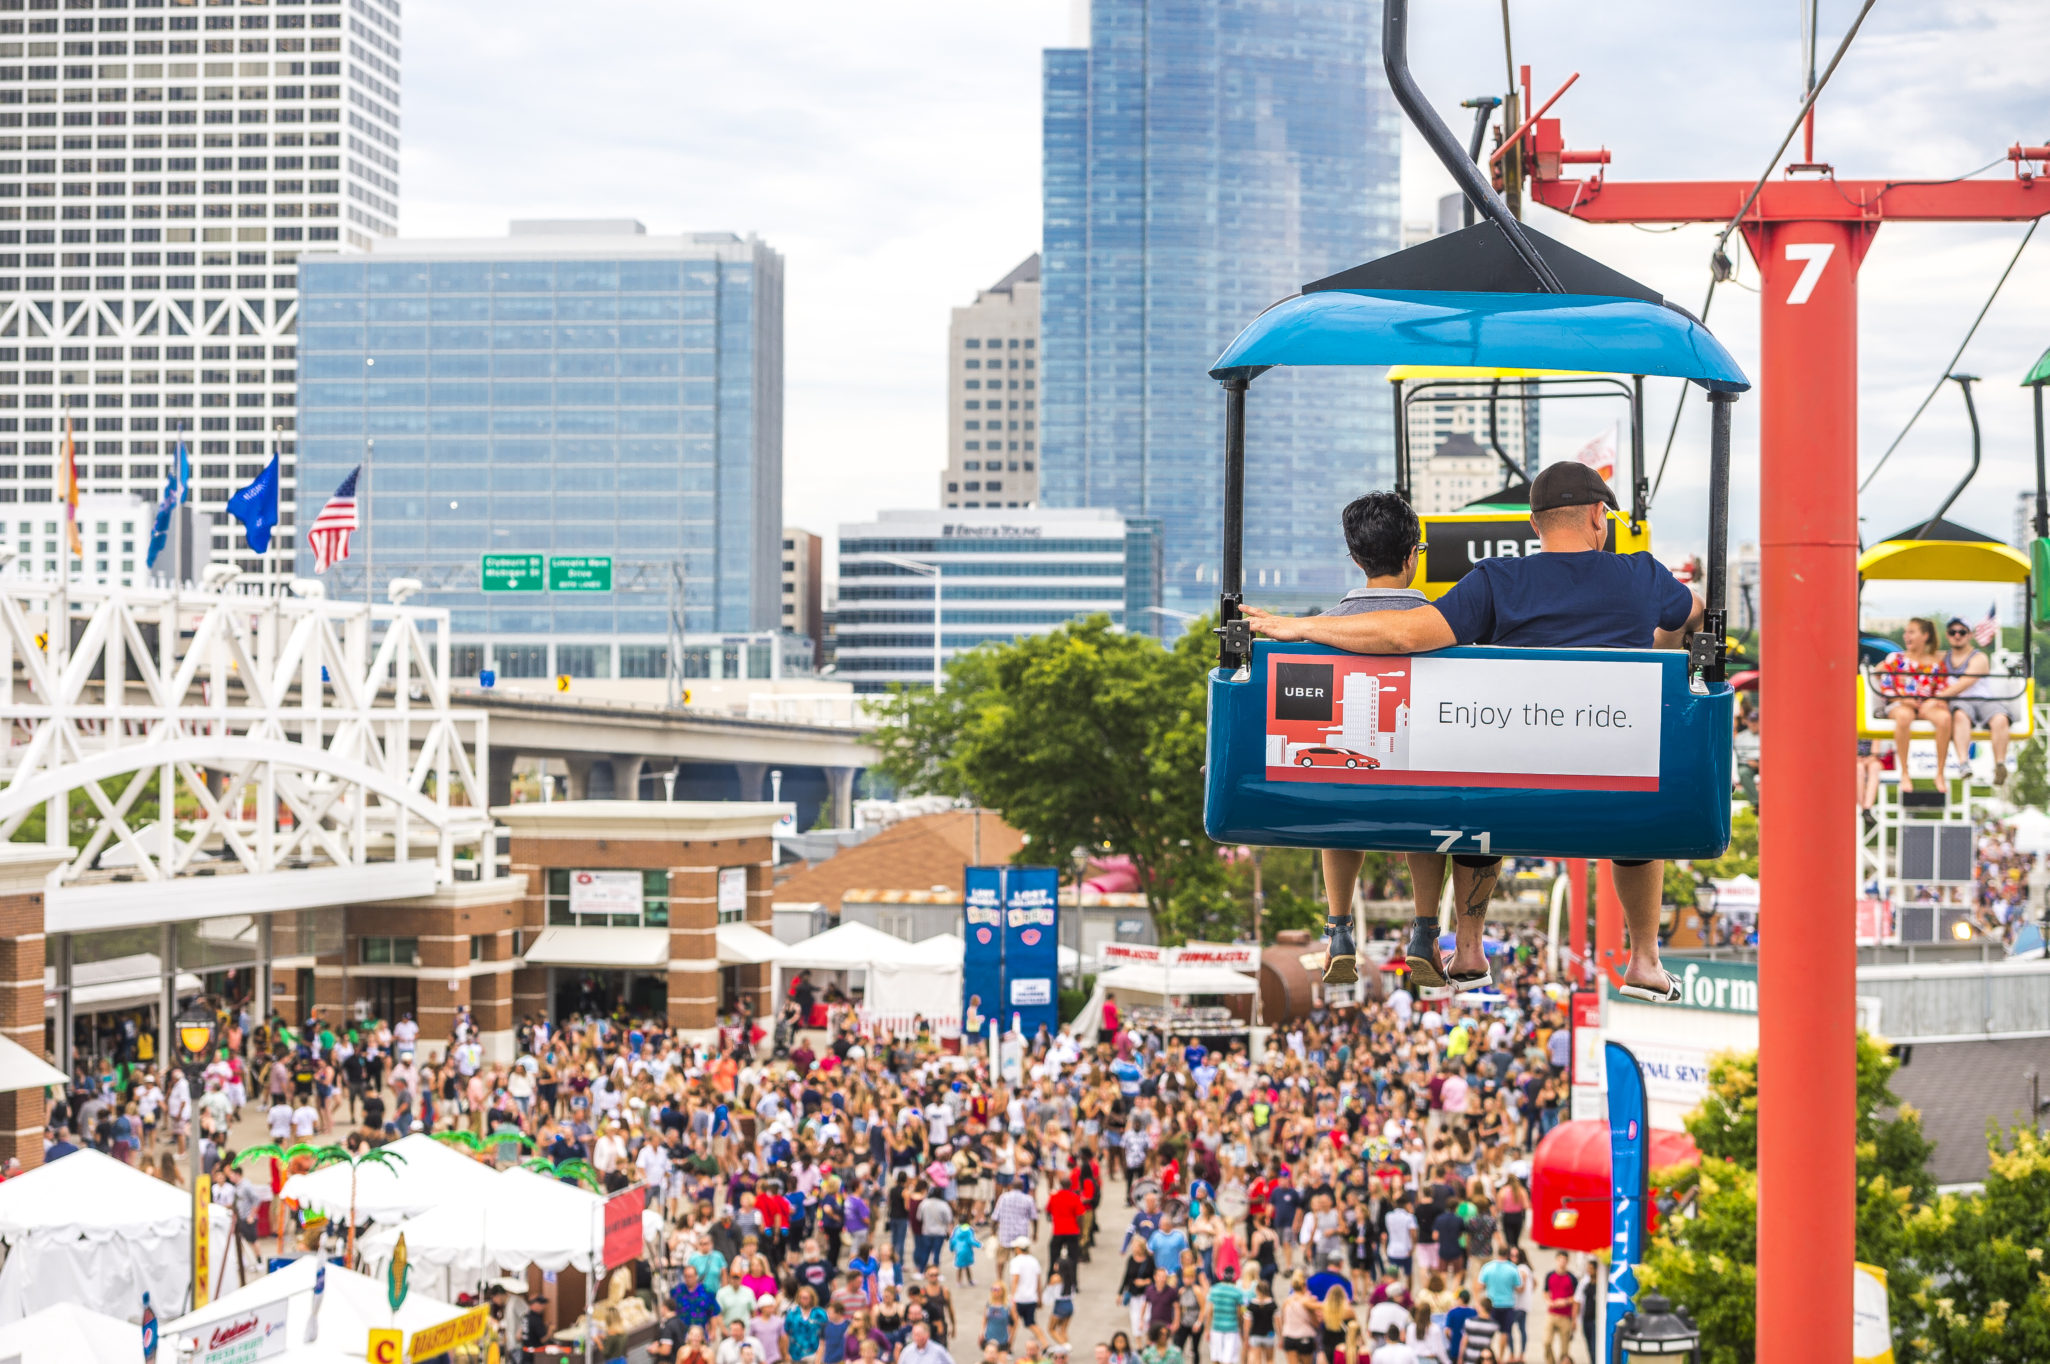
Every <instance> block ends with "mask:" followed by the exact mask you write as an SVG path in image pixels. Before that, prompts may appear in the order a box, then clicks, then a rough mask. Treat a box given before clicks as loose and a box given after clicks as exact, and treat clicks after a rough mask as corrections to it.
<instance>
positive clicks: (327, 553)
mask: <svg viewBox="0 0 2050 1364" xmlns="http://www.w3.org/2000/svg"><path fill="white" fill-rule="evenodd" d="M362 472H363V466H362V465H360V464H359V465H357V466H356V467H355V468H353V469H351V470H349V476H348V477H347V478H345V479H343V480H342V486H341V487H339V488H337V489H335V495H334V496H333V497H330V498H329V499H328V500H327V505H326V506H325V507H322V508H321V509H320V515H318V516H316V517H314V518H313V525H312V527H311V528H310V529H309V530H308V531H307V532H306V542H307V543H308V544H310V545H312V546H313V571H314V572H315V573H325V572H327V571H328V570H329V569H330V568H333V567H334V566H335V565H336V564H338V563H340V562H341V561H342V560H344V559H346V558H348V557H349V533H350V532H351V531H353V530H355V529H356V526H357V521H356V476H357V475H358V474H360V473H362Z"/></svg>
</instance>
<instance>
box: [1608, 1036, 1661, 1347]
mask: <svg viewBox="0 0 2050 1364" xmlns="http://www.w3.org/2000/svg"><path fill="white" fill-rule="evenodd" d="M1602 1082H1603V1085H1604V1086H1605V1087H1606V1088H1607V1089H1608V1091H1609V1199H1610V1214H1609V1217H1610V1221H1609V1225H1610V1227H1611V1228H1612V1231H1611V1234H1610V1241H1609V1291H1608V1310H1607V1312H1605V1313H1604V1314H1603V1319H1604V1321H1605V1323H1606V1325H1607V1330H1606V1332H1605V1333H1604V1339H1606V1340H1610V1341H1613V1340H1614V1339H1615V1338H1616V1327H1617V1326H1618V1325H1619V1324H1620V1323H1621V1322H1622V1320H1623V1317H1624V1316H1625V1315H1626V1314H1627V1313H1628V1312H1630V1311H1631V1309H1632V1308H1633V1307H1635V1306H1636V1302H1637V1266H1638V1265H1640V1264H1642V1263H1643V1262H1644V1250H1645V1218H1646V1215H1647V1212H1646V1208H1645V1201H1646V1199H1647V1197H1648V1196H1649V1195H1650V1192H1651V1188H1650V1183H1651V1171H1650V1169H1649V1168H1648V1160H1649V1156H1650V1148H1651V1114H1650V1110H1649V1107H1648V1106H1647V1103H1646V1095H1645V1092H1644V1072H1643V1070H1641V1069H1640V1068H1639V1067H1638V1064H1637V1057H1636V1056H1635V1055H1633V1054H1632V1053H1631V1050H1630V1048H1628V1047H1626V1046H1624V1045H1623V1044H1621V1043H1620V1042H1606V1043H1604V1044H1603V1046H1602Z"/></svg>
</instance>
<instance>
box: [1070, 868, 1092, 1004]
mask: <svg viewBox="0 0 2050 1364" xmlns="http://www.w3.org/2000/svg"><path fill="white" fill-rule="evenodd" d="M1068 861H1069V862H1070V863H1072V864H1073V865H1074V868H1075V976H1076V979H1077V980H1079V979H1080V978H1081V975H1082V878H1083V877H1085V876H1087V875H1088V874H1089V849H1087V848H1085V847H1083V846H1082V845H1081V844H1079V843H1077V844H1076V845H1075V847H1074V849H1073V850H1072V851H1071V852H1069V854H1068Z"/></svg>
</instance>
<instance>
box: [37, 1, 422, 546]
mask: <svg viewBox="0 0 2050 1364" xmlns="http://www.w3.org/2000/svg"><path fill="white" fill-rule="evenodd" d="M398 86H399V5H398V3H397V0H349V2H348V4H347V5H344V4H343V3H342V0H267V2H266V0H241V3H233V0H203V2H202V0H169V3H167V2H166V0H97V3H94V0H0V504H7V503H14V504H17V506H7V505H0V521H5V522H7V523H10V524H11V523H12V522H14V521H16V520H20V519H23V518H24V517H27V518H29V519H31V520H32V519H33V515H34V513H33V510H32V509H31V508H29V507H28V506H27V505H26V504H33V503H48V502H52V501H54V500H55V498H56V496H57V491H56V474H57V469H56V466H57V463H58V460H59V452H60V451H61V449H62V442H63V439H64V425H65V419H66V418H69V419H70V420H71V422H72V424H73V430H74V432H75V435H76V439H77V441H78V465H79V470H78V472H79V480H80V483H81V484H82V485H83V487H84V488H85V489H87V490H89V491H91V492H96V493H109V494H124V495H127V496H139V497H143V498H146V499H148V500H149V501H151V502H154V501H155V500H156V498H157V496H158V494H159V491H160V489H161V488H162V484H163V478H164V474H165V471H166V466H167V465H168V463H169V455H170V451H171V449H172V447H173V444H174V443H175V441H176V440H177V439H178V436H179V434H180V433H181V432H189V439H190V441H191V451H192V468H193V476H194V480H195V483H194V496H195V501H196V503H197V509H198V511H199V512H200V515H199V516H198V517H197V518H196V519H197V521H198V523H199V524H200V526H201V527H202V530H201V532H200V533H201V535H202V536H203V537H205V539H204V540H203V542H202V543H201V544H200V545H198V546H194V547H193V549H194V550H196V553H192V554H191V555H190V558H191V559H192V561H193V562H196V563H205V562H206V561H207V560H208V559H210V558H211V559H232V560H236V561H238V562H240V563H242V565H243V566H244V567H245V568H250V569H254V568H256V567H257V566H258V561H257V560H256V559H255V557H254V556H251V555H249V554H248V553H247V552H246V550H245V549H244V546H243V543H242V528H241V526H240V525H239V523H236V522H233V521H232V520H229V519H228V518H226V517H225V516H224V515H222V514H221V513H222V511H223V507H224V504H225V503H226V501H227V498H228V495H229V494H230V493H231V492H233V491H234V490H235V489H236V488H237V487H239V486H241V485H242V484H243V483H246V482H247V481H248V480H249V479H250V478H252V477H254V476H255V475H256V474H257V473H259V472H261V470H262V468H263V465H264V464H265V463H266V462H267V460H268V459H269V451H270V442H271V441H272V440H273V439H275V440H277V441H278V442H279V450H280V453H281V455H282V459H281V463H280V472H281V473H282V475H283V494H282V499H281V502H282V506H281V508H280V512H281V525H280V527H279V529H278V532H277V534H276V535H275V536H274V537H273V544H274V545H276V546H278V547H279V548H282V549H284V550H285V551H286V552H287V555H286V562H289V552H290V550H291V549H292V548H293V547H294V546H295V545H296V544H297V536H296V532H295V528H294V526H293V519H294V515H293V513H294V507H293V493H294V487H295V480H294V477H293V472H294V463H295V461H294V456H295V453H296V449H295V432H296V427H297V421H296V417H297V410H296V406H295V395H296V391H297V382H298V367H297V358H298V352H297V343H296V340H295V334H296V331H297V322H298V317H297V312H298V296H297V287H298V274H297V264H298V260H299V254H300V252H302V251H304V250H307V249H310V248H319V249H326V250H335V249H342V250H350V249H362V248H365V247H367V246H368V245H369V243H370V241H371V240H372V239H373V238H375V237H386V236H390V235H392V234H393V233H394V232H396V231H397V223H398V204H397V198H398V166H399V161H398V156H399V111H398V105H399V90H398ZM328 491H330V490H329V489H321V490H320V494H321V495H323V496H324V495H325V493H326V492H328ZM309 514H310V513H309ZM221 522H225V524H219V523H221ZM88 553H89V554H90V553H91V551H90V549H89V550H88ZM165 566H166V565H164V564H160V565H159V567H160V568H162V567H165ZM111 571H115V572H118V570H111Z"/></svg>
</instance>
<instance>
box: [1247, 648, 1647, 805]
mask: <svg viewBox="0 0 2050 1364" xmlns="http://www.w3.org/2000/svg"><path fill="white" fill-rule="evenodd" d="M1661 674H1662V669H1661V667H1660V665H1659V664H1657V663H1650V662H1621V661H1616V662H1611V661H1608V660H1603V661H1600V662H1578V661H1572V660H1556V661H1555V660H1533V659H1514V660H1511V659H1500V660H1497V659H1478V658H1429V657H1423V658H1385V657H1363V656H1355V655H1341V656H1334V655H1331V654H1316V655H1289V654H1282V653H1275V654H1270V655H1269V656H1268V677H1267V695H1268V719H1267V778H1268V780H1270V781H1341V782H1357V783H1361V784H1365V785H1383V786H1498V787H1529V788H1539V789H1552V790H1573V791H1656V790H1658V783H1659V730H1660V722H1661V719H1662V705H1661V689H1662V681H1663V679H1662V675H1661Z"/></svg>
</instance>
